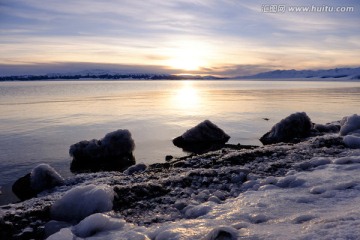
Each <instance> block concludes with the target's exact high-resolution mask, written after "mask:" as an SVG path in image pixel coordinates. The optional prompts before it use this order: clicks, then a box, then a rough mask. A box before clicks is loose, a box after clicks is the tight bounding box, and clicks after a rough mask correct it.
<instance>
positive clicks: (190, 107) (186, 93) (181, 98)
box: [173, 81, 201, 113]
mask: <svg viewBox="0 0 360 240" xmlns="http://www.w3.org/2000/svg"><path fill="white" fill-rule="evenodd" d="M182 84H183V85H182V87H181V88H180V89H177V90H176V92H175V94H174V99H173V106H174V107H175V108H178V109H182V110H185V109H186V110H187V111H192V113H195V110H197V109H199V106H200V100H201V99H200V95H199V92H198V90H197V89H196V87H194V85H193V82H191V81H184V82H182Z"/></svg>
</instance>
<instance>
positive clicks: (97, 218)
mask: <svg viewBox="0 0 360 240" xmlns="http://www.w3.org/2000/svg"><path fill="white" fill-rule="evenodd" d="M124 225H125V221H124V220H120V219H115V218H110V217H109V216H106V215H104V214H101V213H96V214H93V215H90V216H88V217H87V218H85V219H84V220H82V221H81V222H80V223H79V224H77V225H76V226H74V228H73V233H74V234H75V235H76V236H78V237H82V238H87V237H90V236H92V235H95V234H97V233H101V232H106V231H111V230H120V229H122V228H123V227H124Z"/></svg>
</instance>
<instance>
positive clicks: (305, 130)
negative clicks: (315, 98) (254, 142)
mask: <svg viewBox="0 0 360 240" xmlns="http://www.w3.org/2000/svg"><path fill="white" fill-rule="evenodd" d="M311 128H312V122H311V120H310V118H309V117H308V116H307V115H306V113H305V112H297V113H293V114H291V115H290V116H288V117H286V118H285V119H283V120H281V121H280V122H278V123H277V124H275V125H274V126H273V127H272V128H271V130H270V131H269V132H267V133H266V134H264V135H263V136H262V137H261V138H260V141H261V142H262V143H263V144H264V145H266V144H274V143H279V142H293V141H296V140H297V139H301V138H305V137H308V136H310V133H311Z"/></svg>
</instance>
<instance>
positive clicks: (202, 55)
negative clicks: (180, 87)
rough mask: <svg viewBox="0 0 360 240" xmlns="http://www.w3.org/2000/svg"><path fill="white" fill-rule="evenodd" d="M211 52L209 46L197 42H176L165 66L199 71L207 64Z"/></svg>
mask: <svg viewBox="0 0 360 240" xmlns="http://www.w3.org/2000/svg"><path fill="white" fill-rule="evenodd" d="M211 52H212V51H211V48H210V46H208V45H207V44H205V43H202V42H199V41H182V42H176V43H174V47H173V48H172V49H171V50H170V51H169V52H168V60H167V61H166V63H165V64H166V65H168V66H169V67H171V68H174V69H182V70H187V71H192V70H199V69H200V68H202V67H206V66H207V65H208V64H209V62H208V61H209V59H210V53H211Z"/></svg>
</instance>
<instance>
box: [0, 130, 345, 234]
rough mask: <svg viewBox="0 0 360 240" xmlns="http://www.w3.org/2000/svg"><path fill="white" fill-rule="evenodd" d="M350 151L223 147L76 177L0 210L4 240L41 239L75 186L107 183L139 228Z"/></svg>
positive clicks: (314, 142) (330, 141)
mask: <svg viewBox="0 0 360 240" xmlns="http://www.w3.org/2000/svg"><path fill="white" fill-rule="evenodd" d="M348 151H351V150H350V149H346V148H345V147H344V143H343V141H342V138H341V137H339V136H336V135H325V136H321V137H314V138H310V139H309V140H307V141H304V142H301V143H298V144H276V145H270V146H264V147H259V148H255V149H243V150H237V149H232V148H223V149H221V150H218V151H214V152H208V153H206V154H202V155H193V156H190V157H184V158H181V159H174V160H172V161H171V162H168V163H158V164H153V165H150V166H148V167H147V169H146V170H145V171H143V172H134V173H132V175H126V174H124V173H119V172H100V173H90V174H79V175H77V176H75V177H74V178H71V179H67V180H66V184H65V185H64V186H61V187H57V188H55V189H53V190H51V191H49V192H43V193H42V194H41V196H39V197H38V198H33V199H30V200H27V201H24V202H21V203H17V204H9V205H6V206H2V207H1V216H2V217H1V222H0V224H1V229H2V233H1V234H2V235H1V238H2V239H31V238H35V239H43V238H45V237H46V235H45V227H44V226H45V224H46V223H47V222H48V221H50V220H51V217H50V206H51V205H52V204H53V203H54V202H55V201H56V200H57V199H59V198H60V197H61V196H62V195H63V194H64V193H65V192H66V191H68V190H70V189H71V188H74V187H75V186H78V185H88V184H91V183H96V184H107V185H109V186H112V187H113V188H114V191H115V193H116V194H117V195H116V196H115V199H114V207H113V211H114V214H116V215H119V216H121V217H122V218H124V219H125V220H126V221H127V222H130V223H134V224H137V225H140V226H148V225H151V224H154V223H159V222H165V221H169V220H171V221H174V220H177V219H182V218H186V211H185V212H184V211H183V210H184V208H186V207H187V206H188V205H196V204H200V203H202V202H204V201H213V202H217V203H221V202H223V201H225V200H226V199H228V198H233V197H236V196H238V195H239V194H240V193H241V192H242V191H244V190H247V187H245V186H244V185H251V184H252V180H255V179H265V178H266V177H269V176H285V175H286V174H287V173H288V172H289V171H292V170H295V169H296V170H308V169H310V168H312V167H314V166H312V165H311V163H309V162H308V160H309V159H312V158H314V157H341V156H345V155H346V154H347V152H348Z"/></svg>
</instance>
